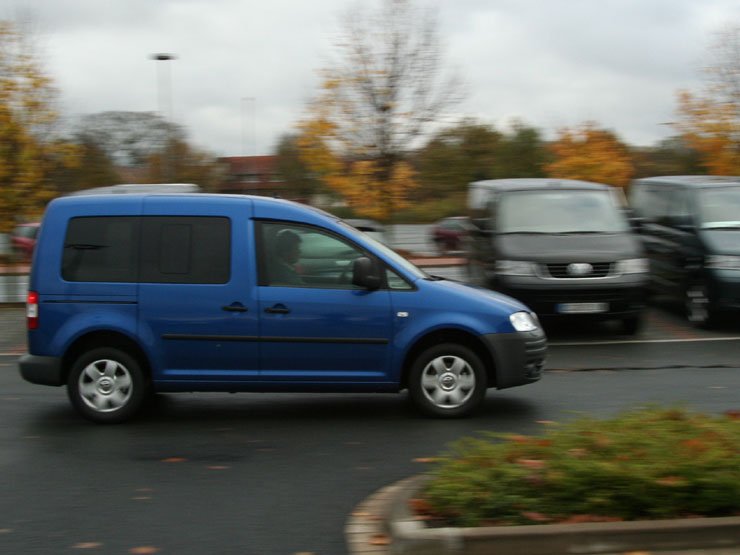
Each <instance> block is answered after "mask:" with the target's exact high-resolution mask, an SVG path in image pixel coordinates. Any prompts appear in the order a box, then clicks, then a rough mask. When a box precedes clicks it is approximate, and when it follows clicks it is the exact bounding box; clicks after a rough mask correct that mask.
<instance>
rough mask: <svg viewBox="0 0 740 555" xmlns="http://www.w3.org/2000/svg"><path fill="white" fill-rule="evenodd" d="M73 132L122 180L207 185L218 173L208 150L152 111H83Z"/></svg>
mask: <svg viewBox="0 0 740 555" xmlns="http://www.w3.org/2000/svg"><path fill="white" fill-rule="evenodd" d="M77 137H78V140H79V141H80V142H81V143H82V144H85V145H95V146H97V147H98V148H99V149H101V150H102V151H103V152H104V153H105V154H106V156H107V157H108V158H109V159H110V160H112V161H113V162H114V164H115V165H116V166H117V167H118V168H119V172H118V173H119V174H120V173H124V174H126V175H125V177H124V178H123V180H124V181H128V182H134V183H136V182H149V183H164V182H187V183H196V184H198V185H201V186H203V187H204V188H206V189H213V188H215V187H216V186H217V184H218V179H219V178H220V170H219V169H218V164H217V162H216V158H215V157H214V156H213V155H211V154H209V153H207V152H204V151H202V150H200V149H198V148H196V147H195V146H193V145H191V144H189V143H188V140H187V137H186V133H185V131H184V129H183V128H182V127H181V126H179V125H177V124H174V123H171V122H169V121H167V120H166V119H165V118H163V117H161V116H160V115H158V114H155V113H153V112H101V113H98V114H89V115H86V116H84V117H83V118H82V119H81V121H80V123H79V125H78V130H77ZM132 169H133V170H138V171H131V170H132ZM119 178H120V176H119ZM119 178H117V179H119Z"/></svg>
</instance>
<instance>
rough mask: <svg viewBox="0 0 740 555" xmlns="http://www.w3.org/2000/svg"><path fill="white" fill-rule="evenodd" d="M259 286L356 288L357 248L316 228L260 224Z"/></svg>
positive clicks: (362, 254)
mask: <svg viewBox="0 0 740 555" xmlns="http://www.w3.org/2000/svg"><path fill="white" fill-rule="evenodd" d="M258 241H259V245H260V248H259V253H260V254H259V256H260V267H259V270H260V272H259V273H260V277H259V283H260V285H267V286H278V287H314V288H322V289H356V286H354V285H352V264H353V262H354V261H355V260H356V259H357V258H359V257H361V256H364V253H363V252H362V250H360V249H359V248H358V247H356V246H354V245H352V244H350V243H348V242H346V241H344V240H343V239H341V238H339V237H338V236H335V235H333V234H331V233H329V232H325V231H322V230H320V229H318V228H314V227H310V226H304V225H297V224H289V223H287V222H275V223H268V222H260V223H259V234H258Z"/></svg>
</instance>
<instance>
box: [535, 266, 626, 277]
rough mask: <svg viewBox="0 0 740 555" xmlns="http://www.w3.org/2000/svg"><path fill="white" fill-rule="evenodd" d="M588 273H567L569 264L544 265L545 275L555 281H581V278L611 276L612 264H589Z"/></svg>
mask: <svg viewBox="0 0 740 555" xmlns="http://www.w3.org/2000/svg"><path fill="white" fill-rule="evenodd" d="M588 264H589V265H590V266H591V269H590V271H588V272H587V273H584V274H574V273H571V272H569V271H568V267H569V266H570V263H565V264H545V265H544V266H545V268H546V269H547V273H548V274H549V276H550V277H552V278H555V279H583V278H604V277H608V276H609V275H611V272H612V265H613V263H612V262H589V263H588Z"/></svg>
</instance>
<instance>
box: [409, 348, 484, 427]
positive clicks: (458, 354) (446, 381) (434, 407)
mask: <svg viewBox="0 0 740 555" xmlns="http://www.w3.org/2000/svg"><path fill="white" fill-rule="evenodd" d="M409 394H410V396H411V399H412V400H413V401H414V403H415V404H416V406H417V407H418V408H419V409H420V410H421V411H422V412H424V413H426V414H428V415H430V416H437V417H446V418H455V417H460V416H467V415H468V414H470V413H471V412H472V411H473V410H474V409H475V408H476V407H477V406H478V405H479V404H480V402H481V401H482V400H483V397H484V395H485V394H486V373H485V369H484V367H483V363H482V362H481V360H480V359H479V358H478V356H477V355H476V354H475V353H474V352H473V351H472V350H470V349H468V348H467V347H465V346H463V345H457V344H455V343H444V344H441V345H436V346H434V347H431V348H429V349H427V350H426V351H424V352H423V353H422V354H421V355H419V356H418V357H417V359H416V360H415V361H414V363H413V366H412V367H411V371H410V373H409Z"/></svg>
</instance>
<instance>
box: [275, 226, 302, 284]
mask: <svg viewBox="0 0 740 555" xmlns="http://www.w3.org/2000/svg"><path fill="white" fill-rule="evenodd" d="M274 254H275V258H274V259H273V264H272V266H271V268H270V285H298V284H302V283H303V280H302V279H301V276H299V275H298V272H297V271H296V268H295V264H296V263H297V262H298V259H299V258H300V257H301V238H300V237H299V236H298V234H297V233H295V232H294V231H291V230H289V229H283V230H282V231H280V232H279V233H278V234H277V235H276V237H275V253H274Z"/></svg>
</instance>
